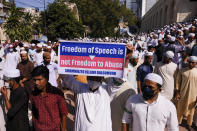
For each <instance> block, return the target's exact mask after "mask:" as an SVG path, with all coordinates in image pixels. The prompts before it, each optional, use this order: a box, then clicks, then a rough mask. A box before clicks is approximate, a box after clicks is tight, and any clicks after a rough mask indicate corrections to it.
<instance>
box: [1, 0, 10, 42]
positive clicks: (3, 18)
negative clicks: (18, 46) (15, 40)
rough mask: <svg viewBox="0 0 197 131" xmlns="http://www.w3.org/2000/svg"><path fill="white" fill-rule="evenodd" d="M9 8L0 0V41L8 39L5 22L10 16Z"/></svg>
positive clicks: (7, 0)
mask: <svg viewBox="0 0 197 131" xmlns="http://www.w3.org/2000/svg"><path fill="white" fill-rule="evenodd" d="M6 2H9V0H6ZM9 9H10V7H8V6H6V5H4V4H3V0H0V42H4V41H6V40H8V36H7V35H6V34H5V32H4V29H3V24H4V23H5V21H6V18H8V16H9V13H8V11H9Z"/></svg>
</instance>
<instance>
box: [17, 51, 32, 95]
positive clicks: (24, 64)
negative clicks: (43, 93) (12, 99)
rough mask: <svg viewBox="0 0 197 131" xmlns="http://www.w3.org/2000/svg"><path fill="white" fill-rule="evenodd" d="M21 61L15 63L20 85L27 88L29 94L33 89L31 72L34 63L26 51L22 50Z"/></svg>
mask: <svg viewBox="0 0 197 131" xmlns="http://www.w3.org/2000/svg"><path fill="white" fill-rule="evenodd" d="M20 55H21V62H20V63H19V64H18V65H17V69H19V70H20V74H21V78H22V79H21V80H20V85H21V86H22V87H25V89H27V92H28V93H29V94H30V93H31V91H32V90H33V87H34V85H33V79H32V78H31V72H32V71H33V69H34V64H33V63H32V62H30V61H29V58H28V54H27V52H26V51H22V52H21V53H20Z"/></svg>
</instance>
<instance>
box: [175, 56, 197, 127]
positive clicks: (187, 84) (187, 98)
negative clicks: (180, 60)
mask: <svg viewBox="0 0 197 131" xmlns="http://www.w3.org/2000/svg"><path fill="white" fill-rule="evenodd" d="M188 62H189V64H188V67H186V68H183V69H181V70H180V71H179V72H178V75H177V78H176V100H177V101H178V103H177V115H178V120H179V124H181V123H182V119H183V117H186V119H187V129H188V130H191V125H192V122H193V116H194V112H195V106H196V103H197V88H196V87H197V84H196V82H197V68H196V65H197V57H196V56H190V57H189V60H188Z"/></svg>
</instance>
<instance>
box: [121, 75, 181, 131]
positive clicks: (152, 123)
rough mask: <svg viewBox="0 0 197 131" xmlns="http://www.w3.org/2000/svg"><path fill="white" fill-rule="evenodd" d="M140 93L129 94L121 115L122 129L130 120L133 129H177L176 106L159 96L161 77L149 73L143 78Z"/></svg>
mask: <svg viewBox="0 0 197 131" xmlns="http://www.w3.org/2000/svg"><path fill="white" fill-rule="evenodd" d="M144 83H145V84H144V87H143V88H142V89H143V90H142V94H138V95H133V96H131V97H130V98H129V99H128V100H127V103H126V106H125V112H124V115H123V119H122V123H123V131H127V129H128V127H129V123H131V122H132V130H133V131H164V129H165V128H167V131H178V130H179V129H178V120H177V114H176V108H175V106H174V105H173V103H172V102H170V101H169V100H167V99H166V98H165V97H163V96H161V95H160V94H159V93H160V91H161V90H162V88H161V87H162V84H163V81H162V78H161V77H160V76H159V75H157V74H155V73H149V74H148V75H147V76H146V77H145V79H144Z"/></svg>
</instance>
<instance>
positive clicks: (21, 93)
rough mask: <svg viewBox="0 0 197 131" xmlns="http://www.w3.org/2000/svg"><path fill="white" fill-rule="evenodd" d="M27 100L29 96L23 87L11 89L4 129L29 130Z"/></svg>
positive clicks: (8, 130) (14, 130)
mask: <svg viewBox="0 0 197 131" xmlns="http://www.w3.org/2000/svg"><path fill="white" fill-rule="evenodd" d="M28 101H29V96H28V94H27V92H26V91H25V89H24V88H22V87H20V86H19V87H18V88H16V89H15V90H13V91H11V94H10V104H11V108H10V109H9V110H8V113H7V122H6V131H29V119H28Z"/></svg>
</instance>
